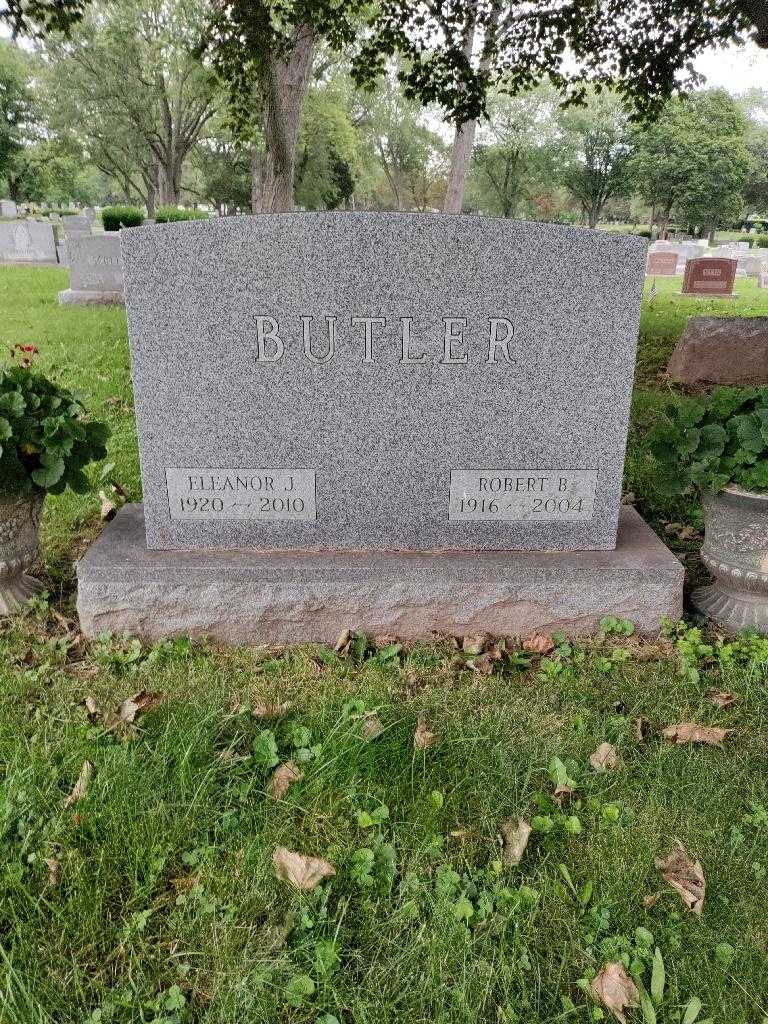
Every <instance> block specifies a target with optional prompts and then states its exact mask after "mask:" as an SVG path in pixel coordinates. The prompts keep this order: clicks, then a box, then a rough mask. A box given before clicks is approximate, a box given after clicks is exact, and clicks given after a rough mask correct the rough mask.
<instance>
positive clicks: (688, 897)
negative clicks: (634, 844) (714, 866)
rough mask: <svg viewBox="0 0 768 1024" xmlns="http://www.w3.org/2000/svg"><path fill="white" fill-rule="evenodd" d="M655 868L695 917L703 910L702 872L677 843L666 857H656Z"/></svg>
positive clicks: (703, 887) (703, 883)
mask: <svg viewBox="0 0 768 1024" xmlns="http://www.w3.org/2000/svg"><path fill="white" fill-rule="evenodd" d="M655 864H656V867H657V868H658V869H659V871H660V872H661V877H662V878H663V879H664V881H665V882H667V884H668V885H671V886H672V888H673V889H674V890H675V891H676V892H678V893H679V894H680V897H681V898H682V901H683V903H684V904H685V905H686V907H688V909H689V910H691V911H693V913H694V914H696V915H697V916H701V912H702V910H703V909H704V889H705V881H704V870H703V868H702V866H701V864H700V863H699V862H698V861H697V860H691V858H690V857H689V856H688V854H687V853H686V852H685V848H684V847H683V845H682V844H681V843H679V842H676V843H675V849H674V850H673V851H672V852H671V853H670V854H669V856H667V857H657V858H656V860H655Z"/></svg>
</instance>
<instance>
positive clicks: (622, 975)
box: [589, 963, 640, 1024]
mask: <svg viewBox="0 0 768 1024" xmlns="http://www.w3.org/2000/svg"><path fill="white" fill-rule="evenodd" d="M589 990H590V992H591V993H592V996H593V997H594V999H595V1000H596V1001H597V1002H598V1003H600V1004H601V1005H602V1006H604V1007H605V1008H606V1010H610V1012H611V1013H612V1014H613V1016H614V1017H615V1018H616V1020H618V1021H620V1024H627V1018H626V1017H625V1016H624V1010H626V1009H627V1007H629V1008H630V1009H632V1008H634V1007H637V1006H639V1005H640V993H639V992H638V990H637V985H635V983H634V981H632V979H631V978H630V976H629V975H628V974H627V972H626V970H625V969H624V966H623V965H622V964H617V963H610V964H605V966H604V967H603V969H602V970H601V971H600V973H599V974H598V975H597V976H596V977H594V978H593V979H592V981H591V982H590V985H589Z"/></svg>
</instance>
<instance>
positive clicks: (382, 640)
mask: <svg viewBox="0 0 768 1024" xmlns="http://www.w3.org/2000/svg"><path fill="white" fill-rule="evenodd" d="M397 642H398V638H397V637H396V636H390V635H389V633H383V634H380V635H379V636H375V637H374V638H373V646H374V647H375V648H376V649H377V650H378V649H379V648H380V647H389V646H390V644H396V643H397Z"/></svg>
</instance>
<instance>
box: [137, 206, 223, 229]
mask: <svg viewBox="0 0 768 1024" xmlns="http://www.w3.org/2000/svg"><path fill="white" fill-rule="evenodd" d="M155 220H156V221H157V223H158V224H170V223H171V222H172V221H177V220H208V214H207V213H206V212H205V210H180V209H179V208H178V207H176V206H158V208H157V210H156V211H155ZM128 226H129V225H127V224H126V227H128Z"/></svg>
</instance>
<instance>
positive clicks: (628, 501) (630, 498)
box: [621, 491, 637, 505]
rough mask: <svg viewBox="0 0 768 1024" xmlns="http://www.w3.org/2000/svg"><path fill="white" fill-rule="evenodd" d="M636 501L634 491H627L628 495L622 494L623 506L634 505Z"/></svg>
mask: <svg viewBox="0 0 768 1024" xmlns="http://www.w3.org/2000/svg"><path fill="white" fill-rule="evenodd" d="M636 501H637V496H636V495H635V492H634V491H627V492H626V494H622V496H621V504H622V505H634V504H635V502H636Z"/></svg>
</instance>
